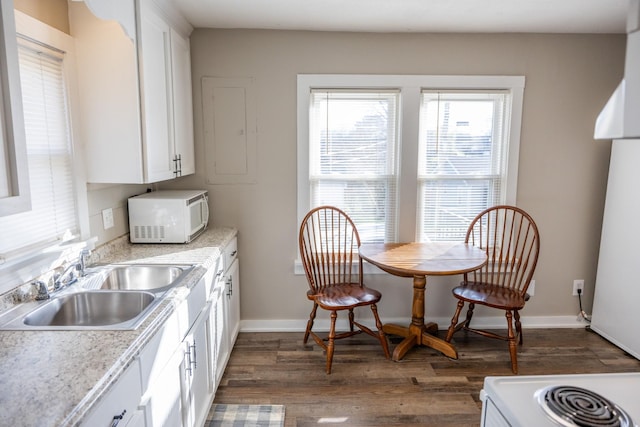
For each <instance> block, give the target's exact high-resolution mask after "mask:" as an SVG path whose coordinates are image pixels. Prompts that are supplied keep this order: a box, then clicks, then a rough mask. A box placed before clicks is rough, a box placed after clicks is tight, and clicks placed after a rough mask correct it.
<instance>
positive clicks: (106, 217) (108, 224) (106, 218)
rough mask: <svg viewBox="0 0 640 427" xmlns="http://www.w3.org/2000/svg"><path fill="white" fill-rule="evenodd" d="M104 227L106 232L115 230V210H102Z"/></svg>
mask: <svg viewBox="0 0 640 427" xmlns="http://www.w3.org/2000/svg"><path fill="white" fill-rule="evenodd" d="M102 226H103V227H104V229H105V230H108V229H110V228H113V209H111V208H108V209H103V210H102Z"/></svg>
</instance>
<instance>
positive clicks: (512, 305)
mask: <svg viewBox="0 0 640 427" xmlns="http://www.w3.org/2000/svg"><path fill="white" fill-rule="evenodd" d="M452 292H453V295H454V296H455V297H456V298H459V299H462V300H464V301H467V302H472V303H477V304H482V305H487V306H489V307H494V308H499V309H503V310H520V309H522V308H523V307H524V304H525V297H523V296H522V295H521V294H520V293H518V292H516V291H514V290H512V289H508V288H503V287H502V286H492V285H487V284H484V283H479V282H463V283H462V284H461V285H460V286H457V287H455V288H453V290H452Z"/></svg>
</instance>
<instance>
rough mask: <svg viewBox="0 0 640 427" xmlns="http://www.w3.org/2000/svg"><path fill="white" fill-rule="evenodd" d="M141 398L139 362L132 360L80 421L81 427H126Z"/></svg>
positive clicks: (134, 413) (135, 412)
mask: <svg viewBox="0 0 640 427" xmlns="http://www.w3.org/2000/svg"><path fill="white" fill-rule="evenodd" d="M141 396H142V388H141V386H140V362H139V361H138V359H134V360H133V362H131V365H129V367H127V369H126V370H125V371H124V373H123V374H122V375H121V376H120V378H118V379H117V382H116V383H115V384H114V385H113V386H112V387H111V389H110V390H108V391H107V392H106V393H105V395H104V396H103V397H102V398H101V399H100V401H99V402H98V404H97V406H96V407H95V408H93V409H92V410H91V412H89V415H88V416H87V417H86V418H85V419H84V420H83V421H82V423H81V425H82V426H83V427H111V426H116V425H118V426H122V427H124V426H126V425H127V424H128V423H129V422H130V421H131V420H132V418H134V415H136V414H137V409H138V405H139V403H140V398H141Z"/></svg>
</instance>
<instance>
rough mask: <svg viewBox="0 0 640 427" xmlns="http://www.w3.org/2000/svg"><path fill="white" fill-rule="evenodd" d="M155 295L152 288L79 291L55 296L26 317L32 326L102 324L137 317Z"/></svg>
mask: <svg viewBox="0 0 640 427" xmlns="http://www.w3.org/2000/svg"><path fill="white" fill-rule="evenodd" d="M155 299H156V297H155V295H153V294H152V293H150V292H122V291H113V292H104V291H87V292H76V293H72V294H68V295H64V296H60V297H58V298H55V299H53V300H51V301H49V302H47V303H45V304H44V305H42V306H41V307H39V308H37V309H36V310H34V311H32V312H31V313H29V314H28V315H26V316H25V317H24V324H25V325H29V326H62V327H66V326H68V327H79V326H80V327H82V326H87V327H99V326H108V325H115V324H121V323H125V322H130V321H132V320H134V319H135V318H136V317H137V316H139V315H140V314H142V313H143V312H144V311H145V309H147V308H148V307H149V306H150V305H151V304H152V303H153V302H154V300H155Z"/></svg>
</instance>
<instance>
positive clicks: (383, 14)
mask: <svg viewBox="0 0 640 427" xmlns="http://www.w3.org/2000/svg"><path fill="white" fill-rule="evenodd" d="M173 2H174V3H175V4H176V5H177V7H178V8H179V9H180V10H181V11H182V12H183V13H184V14H185V15H186V17H187V19H188V20H189V21H190V22H191V24H192V25H193V26H194V27H197V28H200V27H208V28H256V29H257V28H259V29H278V30H314V31H357V32H482V33H485V32H492V33H496V32H497V33H501V32H534V33H624V32H625V26H626V12H627V6H628V0H173Z"/></svg>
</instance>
